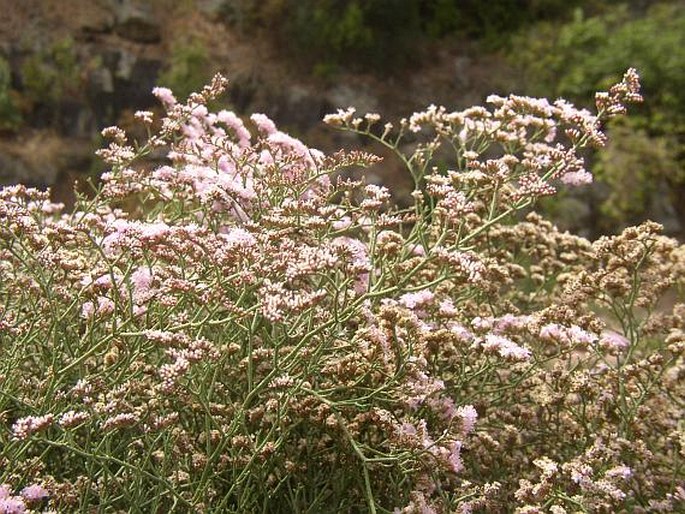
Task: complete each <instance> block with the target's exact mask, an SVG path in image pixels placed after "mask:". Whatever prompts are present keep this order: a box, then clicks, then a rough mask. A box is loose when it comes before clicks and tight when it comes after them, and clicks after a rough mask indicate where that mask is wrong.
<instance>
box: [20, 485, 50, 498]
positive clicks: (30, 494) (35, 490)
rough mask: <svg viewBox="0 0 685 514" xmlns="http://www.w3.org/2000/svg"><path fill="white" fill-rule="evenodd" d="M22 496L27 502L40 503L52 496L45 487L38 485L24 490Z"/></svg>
mask: <svg viewBox="0 0 685 514" xmlns="http://www.w3.org/2000/svg"><path fill="white" fill-rule="evenodd" d="M21 495H22V496H23V497H24V499H25V500H28V501H30V502H38V501H41V500H44V499H45V498H47V497H48V496H50V493H48V491H47V489H45V488H44V487H42V486H40V485H38V484H32V485H29V486H27V487H24V489H23V490H22V491H21Z"/></svg>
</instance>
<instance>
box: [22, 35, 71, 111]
mask: <svg viewBox="0 0 685 514" xmlns="http://www.w3.org/2000/svg"><path fill="white" fill-rule="evenodd" d="M21 77H22V81H23V90H22V95H23V96H24V97H25V98H27V99H28V100H29V101H31V102H33V103H34V104H42V105H48V106H50V107H54V106H55V105H57V104H59V102H60V101H61V100H62V99H63V98H64V96H65V95H66V94H68V93H72V92H74V90H75V89H76V88H77V87H78V84H79V70H78V62H77V56H76V52H75V49H74V41H73V40H72V39H71V38H65V39H63V40H60V41H57V42H56V43H54V44H53V45H52V46H51V47H50V48H48V49H46V50H42V51H39V52H36V53H33V54H32V55H31V56H30V57H28V58H27V59H26V60H25V61H24V62H23V64H22V67H21Z"/></svg>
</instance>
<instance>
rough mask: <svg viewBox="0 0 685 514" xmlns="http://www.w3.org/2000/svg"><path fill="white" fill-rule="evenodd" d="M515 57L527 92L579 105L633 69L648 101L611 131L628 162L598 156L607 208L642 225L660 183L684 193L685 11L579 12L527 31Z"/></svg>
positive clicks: (662, 6)
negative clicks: (628, 67)
mask: <svg viewBox="0 0 685 514" xmlns="http://www.w3.org/2000/svg"><path fill="white" fill-rule="evenodd" d="M510 55H511V60H512V62H513V63H515V64H516V65H517V66H519V68H520V70H521V76H522V77H523V82H522V88H523V89H525V90H526V91H531V92H533V93H534V94H536V95H539V96H548V95H550V96H551V95H555V96H564V97H568V98H571V99H573V100H576V101H582V99H583V98H585V99H587V98H589V97H590V94H591V92H592V91H593V90H594V89H597V88H602V87H605V86H607V85H608V84H611V83H612V81H614V80H615V79H616V78H617V77H619V76H620V74H621V72H622V69H624V67H625V66H626V64H627V63H633V65H635V66H636V67H637V69H638V70H639V71H640V74H641V77H642V86H643V94H644V96H645V98H646V99H647V101H646V102H645V104H644V105H643V106H642V107H641V108H640V109H638V110H637V111H636V115H635V116H634V117H632V118H631V125H630V127H627V126H622V127H613V128H612V129H611V130H612V131H613V132H615V136H616V137H615V139H614V141H615V143H614V144H615V145H617V146H616V148H618V147H620V152H618V153H620V155H622V157H621V158H618V157H617V154H616V152H614V151H613V148H611V147H610V148H609V149H608V150H607V151H605V153H600V154H599V155H598V157H597V159H598V163H599V165H598V167H597V172H598V176H599V178H600V179H603V180H604V181H606V182H607V183H608V184H609V185H611V186H612V188H613V192H612V194H611V195H610V197H609V198H608V201H607V203H606V204H605V205H604V206H603V207H602V210H603V211H604V212H605V213H606V214H609V215H611V216H612V217H613V218H614V219H615V220H617V221H619V222H624V221H629V220H633V221H635V219H637V218H639V217H644V216H645V214H646V209H647V207H648V204H649V201H648V200H649V199H648V196H649V193H650V192H652V191H654V188H655V187H657V185H656V184H655V182H659V181H661V182H665V183H666V184H667V185H668V187H669V188H670V190H671V192H672V193H673V195H674V196H677V194H679V193H678V191H680V189H681V188H682V187H683V186H684V185H685V182H684V181H685V174H684V173H683V170H685V152H683V151H682V148H683V147H684V146H683V145H684V143H685V71H684V70H685V5H683V4H682V3H679V2H668V3H659V4H656V5H654V6H652V7H651V8H650V9H648V10H647V11H646V12H645V13H644V14H642V15H639V14H637V15H636V13H635V12H633V11H631V9H629V7H628V6H627V5H619V6H616V7H614V8H612V9H610V10H608V11H607V12H606V13H604V14H603V15H601V16H594V17H587V18H586V17H585V16H584V15H583V12H582V11H580V10H578V11H576V15H575V18H574V20H573V21H572V22H570V23H567V24H565V25H561V26H559V25H558V24H554V23H541V24H538V25H537V26H535V27H534V28H533V29H531V30H529V31H525V32H522V33H521V34H519V35H518V36H517V37H516V38H515V40H514V42H513V45H512V51H511V54H510ZM616 186H620V187H616ZM680 217H681V222H683V223H685V215H681V216H680Z"/></svg>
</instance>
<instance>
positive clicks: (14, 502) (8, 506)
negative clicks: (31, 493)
mask: <svg viewBox="0 0 685 514" xmlns="http://www.w3.org/2000/svg"><path fill="white" fill-rule="evenodd" d="M24 512H26V505H24V501H23V500H22V499H21V497H20V496H10V497H7V498H2V499H0V514H23V513H24Z"/></svg>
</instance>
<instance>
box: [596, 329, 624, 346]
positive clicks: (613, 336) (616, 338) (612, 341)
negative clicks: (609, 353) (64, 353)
mask: <svg viewBox="0 0 685 514" xmlns="http://www.w3.org/2000/svg"><path fill="white" fill-rule="evenodd" d="M599 346H600V347H601V348H606V349H607V350H623V349H624V348H628V346H630V341H628V339H627V338H626V337H625V336H623V335H621V334H619V333H618V332H614V331H613V330H606V331H605V332H602V336H601V337H600V339H599Z"/></svg>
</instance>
